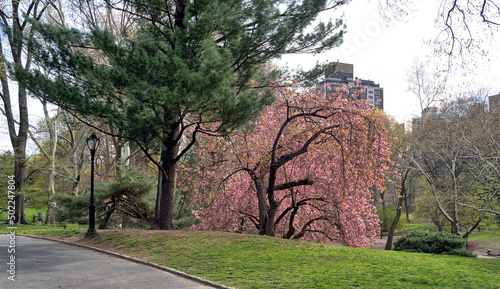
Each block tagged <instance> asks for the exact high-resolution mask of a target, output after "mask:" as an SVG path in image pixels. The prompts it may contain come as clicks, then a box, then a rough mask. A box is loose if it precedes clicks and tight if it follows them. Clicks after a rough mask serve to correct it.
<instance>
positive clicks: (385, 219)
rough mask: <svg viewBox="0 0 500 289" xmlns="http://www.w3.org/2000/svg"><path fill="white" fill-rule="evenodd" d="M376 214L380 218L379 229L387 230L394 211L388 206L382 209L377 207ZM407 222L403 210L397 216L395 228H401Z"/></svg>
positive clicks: (393, 216) (394, 214)
mask: <svg viewBox="0 0 500 289" xmlns="http://www.w3.org/2000/svg"><path fill="white" fill-rule="evenodd" d="M377 215H378V217H379V219H380V221H381V222H380V229H381V230H382V232H389V229H390V228H391V224H392V221H393V220H394V218H395V217H396V211H395V210H391V209H389V208H386V209H385V213H384V210H382V209H379V210H377ZM407 223H408V220H407V219H406V218H405V216H404V212H402V213H401V217H400V218H399V221H398V224H397V225H396V230H399V229H401V228H402V227H404V226H405V225H406V224H407Z"/></svg>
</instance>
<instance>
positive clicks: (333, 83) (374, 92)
mask: <svg viewBox="0 0 500 289" xmlns="http://www.w3.org/2000/svg"><path fill="white" fill-rule="evenodd" d="M332 65H333V64H332ZM320 84H321V85H322V86H323V87H324V89H325V90H328V91H327V94H326V95H327V97H328V96H329V95H331V93H333V92H335V91H338V89H339V88H340V87H342V86H343V85H346V86H348V87H349V94H348V96H347V97H348V98H351V99H352V98H354V94H355V93H354V92H355V91H357V90H360V89H364V91H363V92H362V93H360V94H359V95H357V97H356V99H366V100H368V102H369V103H370V105H371V107H375V108H377V109H380V110H383V109H384V89H383V88H382V87H380V84H378V83H375V82H374V81H372V80H363V79H358V78H357V77H356V78H354V65H353V64H348V63H337V67H336V71H335V73H333V74H331V75H329V76H327V77H326V78H325V80H324V81H322V82H320ZM327 84H328V85H330V87H331V89H329V88H327Z"/></svg>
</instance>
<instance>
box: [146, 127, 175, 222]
mask: <svg viewBox="0 0 500 289" xmlns="http://www.w3.org/2000/svg"><path fill="white" fill-rule="evenodd" d="M179 132H180V127H179V125H178V124H175V125H172V126H171V129H170V132H169V134H168V136H167V138H166V139H165V140H164V142H163V144H164V149H163V151H162V152H161V155H160V166H161V169H160V172H159V177H158V191H157V194H156V206H155V213H156V214H155V220H154V224H153V228H155V229H160V230H172V229H174V226H173V223H172V220H173V213H172V211H173V204H174V192H175V177H176V175H175V170H176V167H177V154H178V153H179V140H178V137H177V136H178V134H179Z"/></svg>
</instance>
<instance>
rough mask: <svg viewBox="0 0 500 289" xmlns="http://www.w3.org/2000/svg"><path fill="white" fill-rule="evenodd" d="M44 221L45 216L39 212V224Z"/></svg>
mask: <svg viewBox="0 0 500 289" xmlns="http://www.w3.org/2000/svg"><path fill="white" fill-rule="evenodd" d="M42 219H43V214H42V212H38V223H41V222H42Z"/></svg>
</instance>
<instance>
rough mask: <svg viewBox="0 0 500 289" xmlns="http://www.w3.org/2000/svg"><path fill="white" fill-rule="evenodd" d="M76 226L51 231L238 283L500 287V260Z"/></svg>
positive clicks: (227, 235) (239, 236) (222, 235)
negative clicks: (90, 231)
mask: <svg viewBox="0 0 500 289" xmlns="http://www.w3.org/2000/svg"><path fill="white" fill-rule="evenodd" d="M28 228H29V227H26V228H23V227H20V228H19V229H18V232H22V231H25V232H29V231H28ZM38 229H41V228H40V227H39V228H38ZM70 230H73V232H71V231H70ZM4 231H5V227H4V226H0V232H4ZM77 231H80V230H78V229H77V228H69V227H68V228H67V229H64V228H62V227H60V228H59V230H58V231H56V232H51V233H48V232H45V233H44V234H45V235H46V236H59V237H60V238H64V236H66V237H68V236H69V237H71V238H72V239H73V240H76V241H77V242H81V243H85V242H86V244H88V245H92V246H95V247H100V248H103V249H107V250H111V251H115V252H119V253H122V254H126V255H129V256H133V257H136V258H139V259H143V260H148V261H151V262H154V263H157V264H161V265H164V266H167V267H171V268H174V269H177V270H180V271H184V272H187V273H189V274H192V275H196V276H200V277H203V278H206V279H208V280H211V281H214V282H218V283H221V284H225V285H228V286H232V287H236V288H500V260H485V259H477V258H464V257H456V256H437V255H429V254H416V253H404V252H394V251H381V250H370V249H358V248H350V247H340V246H334V245H324V244H316V243H307V242H302V241H291V240H285V239H281V238H269V237H262V236H254V235H244V234H231V233H217V232H183V231H168V232H165V231H148V230H124V231H100V236H99V237H98V238H96V239H94V240H93V241H92V244H89V243H88V242H89V241H78V240H80V239H81V237H82V236H83V235H82V232H85V230H81V231H80V232H78V233H75V232H77Z"/></svg>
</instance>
